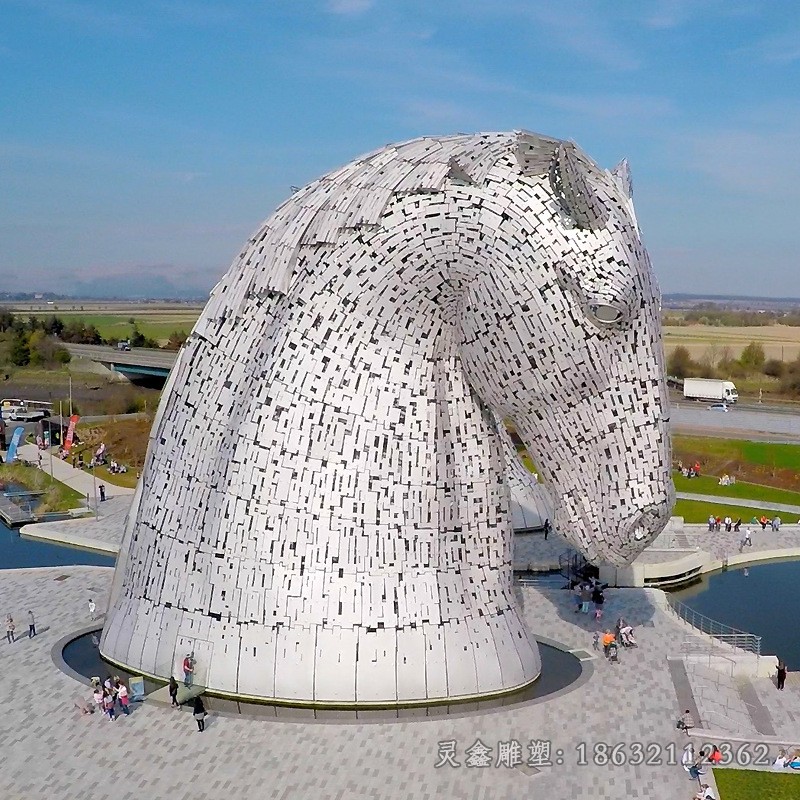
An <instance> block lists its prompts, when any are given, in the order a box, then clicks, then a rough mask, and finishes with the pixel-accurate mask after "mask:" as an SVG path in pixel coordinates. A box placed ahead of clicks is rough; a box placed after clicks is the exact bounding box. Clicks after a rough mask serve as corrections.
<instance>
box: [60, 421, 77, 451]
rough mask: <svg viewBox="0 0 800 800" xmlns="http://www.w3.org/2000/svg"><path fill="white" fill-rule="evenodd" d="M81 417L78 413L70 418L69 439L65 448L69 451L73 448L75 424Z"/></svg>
mask: <svg viewBox="0 0 800 800" xmlns="http://www.w3.org/2000/svg"><path fill="white" fill-rule="evenodd" d="M79 419H80V417H79V416H78V415H77V414H73V415H72V416H71V417H70V418H69V427H68V428H67V439H66V441H65V442H64V449H65V450H66V451H67V452H68V453H69V451H70V449H71V448H72V438H73V437H74V436H75V426H76V425H77V424H78V420H79Z"/></svg>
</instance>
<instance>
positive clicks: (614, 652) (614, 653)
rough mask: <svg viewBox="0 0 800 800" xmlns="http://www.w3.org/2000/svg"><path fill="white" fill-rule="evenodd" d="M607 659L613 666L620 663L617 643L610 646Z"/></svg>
mask: <svg viewBox="0 0 800 800" xmlns="http://www.w3.org/2000/svg"><path fill="white" fill-rule="evenodd" d="M606 658H607V659H608V660H609V661H610V662H612V663H613V664H618V663H619V648H618V647H617V643H616V642H611V644H609V646H608V652H607V653H606Z"/></svg>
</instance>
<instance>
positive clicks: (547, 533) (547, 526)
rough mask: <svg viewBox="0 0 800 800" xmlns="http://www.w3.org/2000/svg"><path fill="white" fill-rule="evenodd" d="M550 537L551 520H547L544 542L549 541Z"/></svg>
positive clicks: (545, 522)
mask: <svg viewBox="0 0 800 800" xmlns="http://www.w3.org/2000/svg"><path fill="white" fill-rule="evenodd" d="M549 535H550V520H549V519H546V520H545V521H544V540H545V541H547V537H548V536H549Z"/></svg>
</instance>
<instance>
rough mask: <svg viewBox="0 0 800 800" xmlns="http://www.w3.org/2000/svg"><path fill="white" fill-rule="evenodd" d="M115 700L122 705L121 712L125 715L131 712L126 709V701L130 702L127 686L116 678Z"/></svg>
mask: <svg viewBox="0 0 800 800" xmlns="http://www.w3.org/2000/svg"><path fill="white" fill-rule="evenodd" d="M117 700H119V704H120V705H121V706H122V713H123V714H124V715H125V716H126V717H127V716H128V714H130V713H131V712H130V710H129V709H128V703H129V702H130V698H129V697H128V687H127V686H126V685H125V684H124V683H123V682H122V681H121V680H119V679H117Z"/></svg>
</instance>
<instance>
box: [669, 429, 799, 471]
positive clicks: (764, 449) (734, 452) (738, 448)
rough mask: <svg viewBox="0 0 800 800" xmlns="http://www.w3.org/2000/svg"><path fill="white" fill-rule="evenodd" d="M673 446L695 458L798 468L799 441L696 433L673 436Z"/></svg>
mask: <svg viewBox="0 0 800 800" xmlns="http://www.w3.org/2000/svg"><path fill="white" fill-rule="evenodd" d="M672 443H673V446H674V448H675V449H676V450H680V451H681V452H687V451H690V452H692V453H694V454H695V457H696V458H700V457H713V458H717V459H721V460H726V461H728V460H730V461H746V462H749V463H751V464H760V465H761V466H765V467H777V468H779V469H794V470H796V469H800V445H796V444H771V443H769V442H748V441H746V440H744V439H711V438H703V437H699V436H673V437H672Z"/></svg>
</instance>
